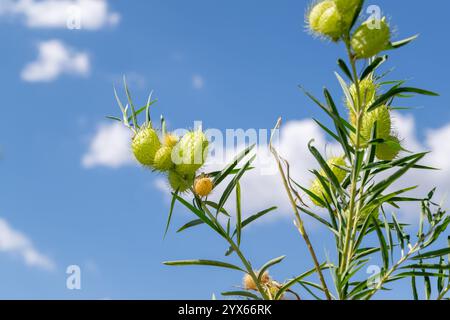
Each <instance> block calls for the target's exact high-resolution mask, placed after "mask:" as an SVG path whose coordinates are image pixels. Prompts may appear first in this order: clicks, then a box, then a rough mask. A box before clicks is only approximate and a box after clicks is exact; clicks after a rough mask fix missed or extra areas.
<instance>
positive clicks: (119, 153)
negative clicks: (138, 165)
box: [81, 123, 134, 168]
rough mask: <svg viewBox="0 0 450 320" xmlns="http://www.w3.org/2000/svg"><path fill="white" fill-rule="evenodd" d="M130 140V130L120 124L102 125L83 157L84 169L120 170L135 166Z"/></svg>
mask: <svg viewBox="0 0 450 320" xmlns="http://www.w3.org/2000/svg"><path fill="white" fill-rule="evenodd" d="M130 139H131V133H130V130H128V129H127V128H126V127H124V126H123V125H122V124H120V123H111V124H102V125H100V126H99V128H98V130H97V132H96V133H95V135H94V136H93V137H92V139H91V141H90V145H89V150H88V151H87V153H86V154H85V155H84V156H83V157H82V160H81V163H82V165H83V167H85V168H93V167H97V166H103V167H110V168H119V167H121V166H125V165H131V164H133V163H134V160H133V157H132V154H131V149H130Z"/></svg>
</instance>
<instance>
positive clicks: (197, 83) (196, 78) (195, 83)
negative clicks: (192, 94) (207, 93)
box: [192, 74, 205, 90]
mask: <svg viewBox="0 0 450 320" xmlns="http://www.w3.org/2000/svg"><path fill="white" fill-rule="evenodd" d="M204 86H205V79H204V78H203V77H202V76H201V75H198V74H194V75H193V76H192V87H194V89H197V90H201V89H203V87H204Z"/></svg>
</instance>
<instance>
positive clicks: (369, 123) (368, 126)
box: [361, 106, 392, 143]
mask: <svg viewBox="0 0 450 320" xmlns="http://www.w3.org/2000/svg"><path fill="white" fill-rule="evenodd" d="M375 122H376V123H377V138H378V139H387V138H388V137H389V135H390V134H391V125H392V122H391V114H390V112H389V109H388V107H386V106H381V107H378V108H376V109H375V110H373V111H371V112H368V113H366V114H365V115H364V116H363V119H362V125H361V136H362V137H363V139H364V140H365V143H366V142H368V141H370V140H371V136H372V130H373V127H374V125H375Z"/></svg>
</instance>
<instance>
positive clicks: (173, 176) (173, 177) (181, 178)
mask: <svg viewBox="0 0 450 320" xmlns="http://www.w3.org/2000/svg"><path fill="white" fill-rule="evenodd" d="M167 180H168V181H169V185H170V187H171V188H172V190H173V191H177V190H178V192H186V191H188V190H189V188H190V187H191V186H192V184H193V183H194V177H193V176H189V175H180V174H179V173H178V172H176V171H173V170H170V171H169V174H168V175H167Z"/></svg>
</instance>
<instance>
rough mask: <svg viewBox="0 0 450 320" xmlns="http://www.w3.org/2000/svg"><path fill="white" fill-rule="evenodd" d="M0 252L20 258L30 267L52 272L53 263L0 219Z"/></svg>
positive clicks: (22, 235)
mask: <svg viewBox="0 0 450 320" xmlns="http://www.w3.org/2000/svg"><path fill="white" fill-rule="evenodd" d="M0 252H6V253H10V254H15V255H18V256H20V257H21V258H22V259H23V261H24V262H25V263H26V264H27V265H28V266H31V267H38V268H42V269H45V270H53V269H54V267H55V264H54V262H53V261H52V260H51V259H50V258H48V257H47V256H45V255H44V254H42V253H40V252H39V251H37V250H36V249H35V248H34V245H33V243H32V242H31V240H30V239H28V237H27V236H25V235H24V234H23V233H21V232H19V231H17V230H15V229H13V228H12V227H11V226H10V225H9V223H8V222H7V221H6V220H4V219H2V218H0Z"/></svg>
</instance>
